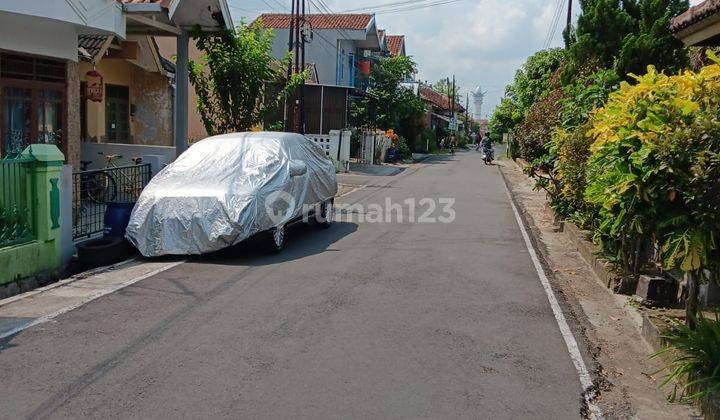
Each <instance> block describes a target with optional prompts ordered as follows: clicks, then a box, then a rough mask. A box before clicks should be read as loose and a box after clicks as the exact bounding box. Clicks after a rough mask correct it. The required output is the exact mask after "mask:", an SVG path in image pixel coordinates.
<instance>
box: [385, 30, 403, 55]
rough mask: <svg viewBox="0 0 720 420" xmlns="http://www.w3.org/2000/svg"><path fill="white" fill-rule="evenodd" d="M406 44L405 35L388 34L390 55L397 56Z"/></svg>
mask: <svg viewBox="0 0 720 420" xmlns="http://www.w3.org/2000/svg"><path fill="white" fill-rule="evenodd" d="M404 45H405V35H388V36H387V46H388V51H390V55H392V56H393V57H397V56H398V55H400V53H402V52H403V46H404Z"/></svg>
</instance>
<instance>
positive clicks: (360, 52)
mask: <svg viewBox="0 0 720 420" xmlns="http://www.w3.org/2000/svg"><path fill="white" fill-rule="evenodd" d="M291 17H292V16H291V15H290V14H270V13H266V14H263V15H261V16H260V18H261V19H262V23H263V27H265V28H270V29H272V30H273V31H274V32H275V39H274V42H273V55H274V56H275V57H277V58H281V57H283V56H285V54H287V52H288V40H289V33H288V31H289V30H290V21H291ZM306 21H307V23H308V24H309V25H310V27H311V28H312V33H313V36H312V41H311V42H309V43H307V44H306V45H305V61H306V63H309V64H311V65H313V66H314V67H315V69H316V70H317V75H318V82H319V84H323V85H335V86H345V87H354V86H356V84H355V82H356V77H355V75H356V72H357V71H369V65H370V63H369V60H370V59H371V57H373V56H376V55H377V53H379V52H380V51H381V46H380V39H379V36H378V30H377V27H376V25H375V15H372V14H310V15H306ZM365 62H368V64H364V63H365Z"/></svg>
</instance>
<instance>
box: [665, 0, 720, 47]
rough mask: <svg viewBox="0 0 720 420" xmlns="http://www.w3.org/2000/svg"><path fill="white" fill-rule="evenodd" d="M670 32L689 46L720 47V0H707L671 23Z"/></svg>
mask: <svg viewBox="0 0 720 420" xmlns="http://www.w3.org/2000/svg"><path fill="white" fill-rule="evenodd" d="M670 32H672V33H673V35H674V36H675V37H676V38H678V39H680V40H682V41H683V43H684V44H685V45H687V46H693V45H695V46H717V45H720V0H706V1H704V2H702V3H700V4H697V5H695V6H692V7H690V8H689V9H688V10H687V11H685V12H684V13H681V14H680V15H678V16H676V17H675V18H673V19H672V20H671V21H670Z"/></svg>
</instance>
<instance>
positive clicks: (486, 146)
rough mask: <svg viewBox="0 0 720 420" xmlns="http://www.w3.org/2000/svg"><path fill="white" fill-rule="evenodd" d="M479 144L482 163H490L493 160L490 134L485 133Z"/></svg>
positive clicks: (493, 154)
mask: <svg viewBox="0 0 720 420" xmlns="http://www.w3.org/2000/svg"><path fill="white" fill-rule="evenodd" d="M480 144H481V146H482V151H483V161H484V162H485V164H488V163H490V162H492V161H493V159H495V153H494V151H493V148H492V141H490V133H485V136H483V139H482V141H481V143H480Z"/></svg>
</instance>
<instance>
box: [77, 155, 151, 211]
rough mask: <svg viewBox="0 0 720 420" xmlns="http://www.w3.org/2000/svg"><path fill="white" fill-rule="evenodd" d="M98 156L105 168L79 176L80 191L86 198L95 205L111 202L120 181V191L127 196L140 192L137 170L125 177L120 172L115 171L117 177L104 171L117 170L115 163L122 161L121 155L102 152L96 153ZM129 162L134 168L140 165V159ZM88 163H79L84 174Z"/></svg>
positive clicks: (140, 184)
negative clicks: (103, 162) (100, 157)
mask: <svg viewBox="0 0 720 420" xmlns="http://www.w3.org/2000/svg"><path fill="white" fill-rule="evenodd" d="M98 154H99V155H101V156H103V157H104V158H105V168H104V169H98V170H95V171H89V172H88V173H85V174H84V175H81V179H80V182H81V183H82V191H83V192H84V193H85V195H86V197H88V198H89V199H90V200H91V201H93V202H95V203H97V204H105V203H107V202H108V201H113V200H114V199H115V198H116V197H117V195H118V181H120V186H121V188H122V190H121V191H122V192H123V193H125V194H127V195H130V196H136V195H138V194H139V192H140V191H142V183H138V182H137V181H138V179H137V177H138V176H139V175H141V174H139V173H138V171H137V170H134V171H133V173H132V175H127V174H125V173H123V172H122V171H117V175H113V174H112V173H110V172H108V171H106V170H107V169H115V168H118V166H117V165H116V164H115V162H116V161H117V160H119V159H122V155H118V154H105V153H104V152H98ZM131 160H132V161H133V163H134V164H135V165H136V166H138V165H140V164H141V163H142V158H141V157H133V158H131ZM90 163H91V162H90V161H81V162H80V164H81V168H82V169H81V170H82V171H83V172H86V170H87V166H88V165H89V164H90ZM116 176H117V178H116Z"/></svg>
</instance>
